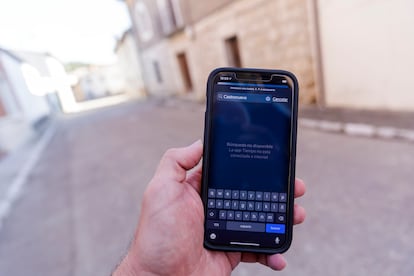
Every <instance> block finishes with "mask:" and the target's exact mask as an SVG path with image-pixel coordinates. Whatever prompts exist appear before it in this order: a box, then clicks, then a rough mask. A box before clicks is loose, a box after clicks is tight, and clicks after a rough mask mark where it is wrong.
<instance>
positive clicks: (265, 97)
mask: <svg viewBox="0 0 414 276" xmlns="http://www.w3.org/2000/svg"><path fill="white" fill-rule="evenodd" d="M217 100H218V101H225V102H226V101H227V102H247V103H287V102H288V98H286V97H276V96H272V95H269V94H249V93H227V92H219V93H217Z"/></svg>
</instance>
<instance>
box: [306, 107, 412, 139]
mask: <svg viewBox="0 0 414 276" xmlns="http://www.w3.org/2000/svg"><path fill="white" fill-rule="evenodd" d="M299 125H301V126H304V127H308V128H315V129H319V130H324V131H331V132H342V133H345V134H348V135H355V136H368V137H376V138H385V139H391V138H396V139H402V140H407V141H411V142H414V112H395V111H371V110H358V109H355V110H354V109H346V108H326V107H325V108H319V107H317V106H301V107H300V109H299Z"/></svg>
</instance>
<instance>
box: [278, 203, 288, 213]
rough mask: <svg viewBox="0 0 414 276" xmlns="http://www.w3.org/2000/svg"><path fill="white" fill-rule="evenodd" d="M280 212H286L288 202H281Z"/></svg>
mask: <svg viewBox="0 0 414 276" xmlns="http://www.w3.org/2000/svg"><path fill="white" fill-rule="evenodd" d="M279 212H281V213H286V203H279Z"/></svg>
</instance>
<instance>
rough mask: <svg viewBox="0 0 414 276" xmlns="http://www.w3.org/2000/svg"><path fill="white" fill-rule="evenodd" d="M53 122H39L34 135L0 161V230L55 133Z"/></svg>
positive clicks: (54, 123)
mask: <svg viewBox="0 0 414 276" xmlns="http://www.w3.org/2000/svg"><path fill="white" fill-rule="evenodd" d="M55 127H56V122H55V121H54V120H50V121H44V122H40V123H39V125H38V126H36V135H35V136H34V137H32V138H31V139H30V141H28V142H27V143H26V144H25V145H23V146H21V147H20V148H18V149H16V150H15V151H14V152H12V153H10V154H7V155H6V156H4V157H3V158H2V159H0V230H1V227H2V223H3V220H5V219H6V218H7V216H8V214H9V212H10V209H11V207H12V205H13V204H14V202H15V201H16V200H17V199H18V197H19V196H20V194H21V193H22V191H23V189H24V184H25V182H26V180H27V178H28V177H29V176H30V173H31V171H32V169H33V167H34V166H35V165H36V163H37V161H38V159H39V157H40V156H41V154H42V152H43V150H44V148H45V147H46V146H47V144H48V143H49V141H50V140H51V138H52V137H53V135H54V133H55Z"/></svg>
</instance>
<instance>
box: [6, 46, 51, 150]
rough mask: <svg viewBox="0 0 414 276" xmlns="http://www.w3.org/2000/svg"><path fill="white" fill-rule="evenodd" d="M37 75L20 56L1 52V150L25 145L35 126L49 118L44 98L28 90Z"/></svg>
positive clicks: (49, 110) (34, 69)
mask: <svg viewBox="0 0 414 276" xmlns="http://www.w3.org/2000/svg"><path fill="white" fill-rule="evenodd" d="M33 72H35V74H34V75H33V74H31V73H33ZM36 73H37V74H36ZM38 75H39V76H40V74H38V71H36V68H34V67H32V66H30V65H29V64H27V63H25V62H24V61H23V60H22V59H21V58H20V57H18V56H17V55H15V54H13V53H12V52H10V51H7V50H4V49H0V102H1V113H0V151H3V152H8V151H11V150H14V149H16V148H17V147H19V146H20V145H22V144H23V143H25V142H26V141H27V140H29V139H30V138H31V137H32V136H33V135H34V131H35V129H34V126H35V125H36V124H37V123H38V122H39V121H41V120H42V119H43V118H46V117H48V116H49V114H50V112H51V108H50V105H49V104H48V101H47V99H46V98H45V97H44V96H38V95H36V94H34V93H32V92H33V91H32V90H31V87H30V85H31V84H32V83H33V82H34V81H39V82H40V78H37V79H36V77H37V76H38Z"/></svg>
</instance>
